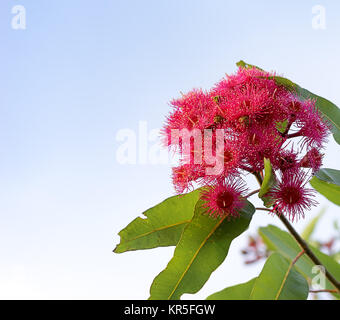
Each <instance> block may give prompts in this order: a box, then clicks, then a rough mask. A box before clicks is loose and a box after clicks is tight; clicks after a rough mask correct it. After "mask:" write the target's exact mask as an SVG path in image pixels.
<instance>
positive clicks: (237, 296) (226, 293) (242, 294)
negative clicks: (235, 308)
mask: <svg viewBox="0 0 340 320" xmlns="http://www.w3.org/2000/svg"><path fill="white" fill-rule="evenodd" d="M255 280H256V278H253V279H251V280H249V281H248V282H245V283H241V284H238V285H236V286H232V287H228V288H225V289H223V290H221V291H218V292H216V293H213V294H212V295H210V296H209V297H208V298H207V299H206V300H249V297H250V293H251V290H252V289H253V286H254V283H255Z"/></svg>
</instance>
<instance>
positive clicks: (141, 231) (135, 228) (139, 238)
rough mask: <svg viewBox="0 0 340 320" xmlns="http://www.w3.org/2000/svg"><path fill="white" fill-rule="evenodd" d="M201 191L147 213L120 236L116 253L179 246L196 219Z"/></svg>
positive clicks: (175, 199) (173, 199) (176, 198)
mask: <svg viewBox="0 0 340 320" xmlns="http://www.w3.org/2000/svg"><path fill="white" fill-rule="evenodd" d="M199 195H200V190H199V189H198V190H195V191H193V192H190V193H188V194H185V195H178V196H174V197H171V198H168V199H166V200H164V201H163V202H161V203H160V204H158V205H156V206H155V207H152V208H151V209H149V210H147V211H145V212H144V215H145V216H146V218H145V219H143V218H140V217H138V218H136V219H135V220H133V221H132V222H131V223H130V224H129V225H128V226H127V227H125V228H124V229H123V230H122V231H120V232H119V235H120V243H119V244H118V245H117V247H116V248H115V250H114V252H116V253H122V252H125V251H131V250H141V249H150V248H155V247H165V246H175V245H176V244H177V242H178V240H179V238H180V236H181V234H182V232H183V229H184V228H185V226H186V225H187V224H188V222H190V220H191V219H192V217H193V215H194V209H195V205H196V203H197V201H198V199H199Z"/></svg>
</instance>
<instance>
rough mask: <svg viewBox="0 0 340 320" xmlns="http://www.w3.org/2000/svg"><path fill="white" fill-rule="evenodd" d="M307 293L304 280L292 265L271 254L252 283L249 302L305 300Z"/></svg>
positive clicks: (281, 257)
mask: <svg viewBox="0 0 340 320" xmlns="http://www.w3.org/2000/svg"><path fill="white" fill-rule="evenodd" d="M308 292H309V288H308V283H307V281H306V279H305V278H304V277H303V276H302V275H301V274H300V273H299V272H298V271H297V270H296V268H295V267H294V266H293V265H292V263H291V262H289V261H288V260H287V259H286V258H284V257H283V256H282V255H281V254H279V253H273V254H271V255H270V257H269V258H268V259H267V261H266V263H265V265H264V267H263V269H262V271H261V273H260V275H259V276H258V277H257V279H256V281H255V283H254V286H253V288H252V291H251V294H250V300H306V299H307V297H308Z"/></svg>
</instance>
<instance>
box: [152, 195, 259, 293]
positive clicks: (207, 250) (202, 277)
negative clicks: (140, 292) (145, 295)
mask: <svg viewBox="0 0 340 320" xmlns="http://www.w3.org/2000/svg"><path fill="white" fill-rule="evenodd" d="M254 212H255V208H254V206H253V205H252V204H251V203H250V202H248V201H246V200H245V206H244V207H243V208H242V209H241V210H240V217H239V218H234V219H230V220H229V219H228V218H226V217H224V218H220V219H213V218H212V217H210V216H209V215H208V214H207V213H206V209H205V208H204V207H203V206H202V201H201V200H200V201H199V202H198V203H197V205H196V209H195V215H194V217H193V219H192V221H191V222H190V223H189V224H188V225H187V226H186V227H185V229H184V231H183V234H182V236H181V239H180V241H179V242H178V244H177V246H176V249H175V252H174V255H173V258H172V259H171V260H170V262H169V263H168V265H167V267H166V269H165V270H163V271H162V272H161V273H160V274H159V275H158V276H157V277H156V278H155V279H154V281H153V283H152V285H151V288H150V299H151V300H176V299H179V298H180V297H181V295H182V294H184V293H196V292H197V291H199V290H200V289H201V288H202V286H203V285H204V284H205V282H206V281H207V280H208V279H209V277H210V275H211V273H212V272H213V271H214V270H216V268H217V267H218V266H219V265H220V264H221V263H222V262H223V261H224V259H225V258H226V256H227V254H228V250H229V247H230V244H231V242H232V240H234V238H236V237H237V236H239V235H240V234H241V233H243V232H244V231H245V230H246V229H247V228H248V226H249V223H250V221H251V218H252V216H253V213H254Z"/></svg>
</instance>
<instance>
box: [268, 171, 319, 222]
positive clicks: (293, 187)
mask: <svg viewBox="0 0 340 320" xmlns="http://www.w3.org/2000/svg"><path fill="white" fill-rule="evenodd" d="M305 185H306V174H305V173H303V172H298V173H296V174H283V175H282V179H281V181H280V182H279V183H278V184H277V185H276V186H274V187H273V188H272V189H271V191H270V192H269V196H270V197H271V198H272V199H273V200H274V201H275V205H274V208H275V209H277V210H279V212H280V213H281V212H282V213H284V214H285V215H287V216H288V217H289V219H290V220H292V221H294V219H295V218H296V219H298V218H300V217H301V216H302V217H304V211H305V210H310V209H311V207H312V206H314V205H316V204H317V202H316V201H315V200H314V199H312V197H313V196H314V192H315V191H314V190H312V189H308V188H306V187H305Z"/></svg>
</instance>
